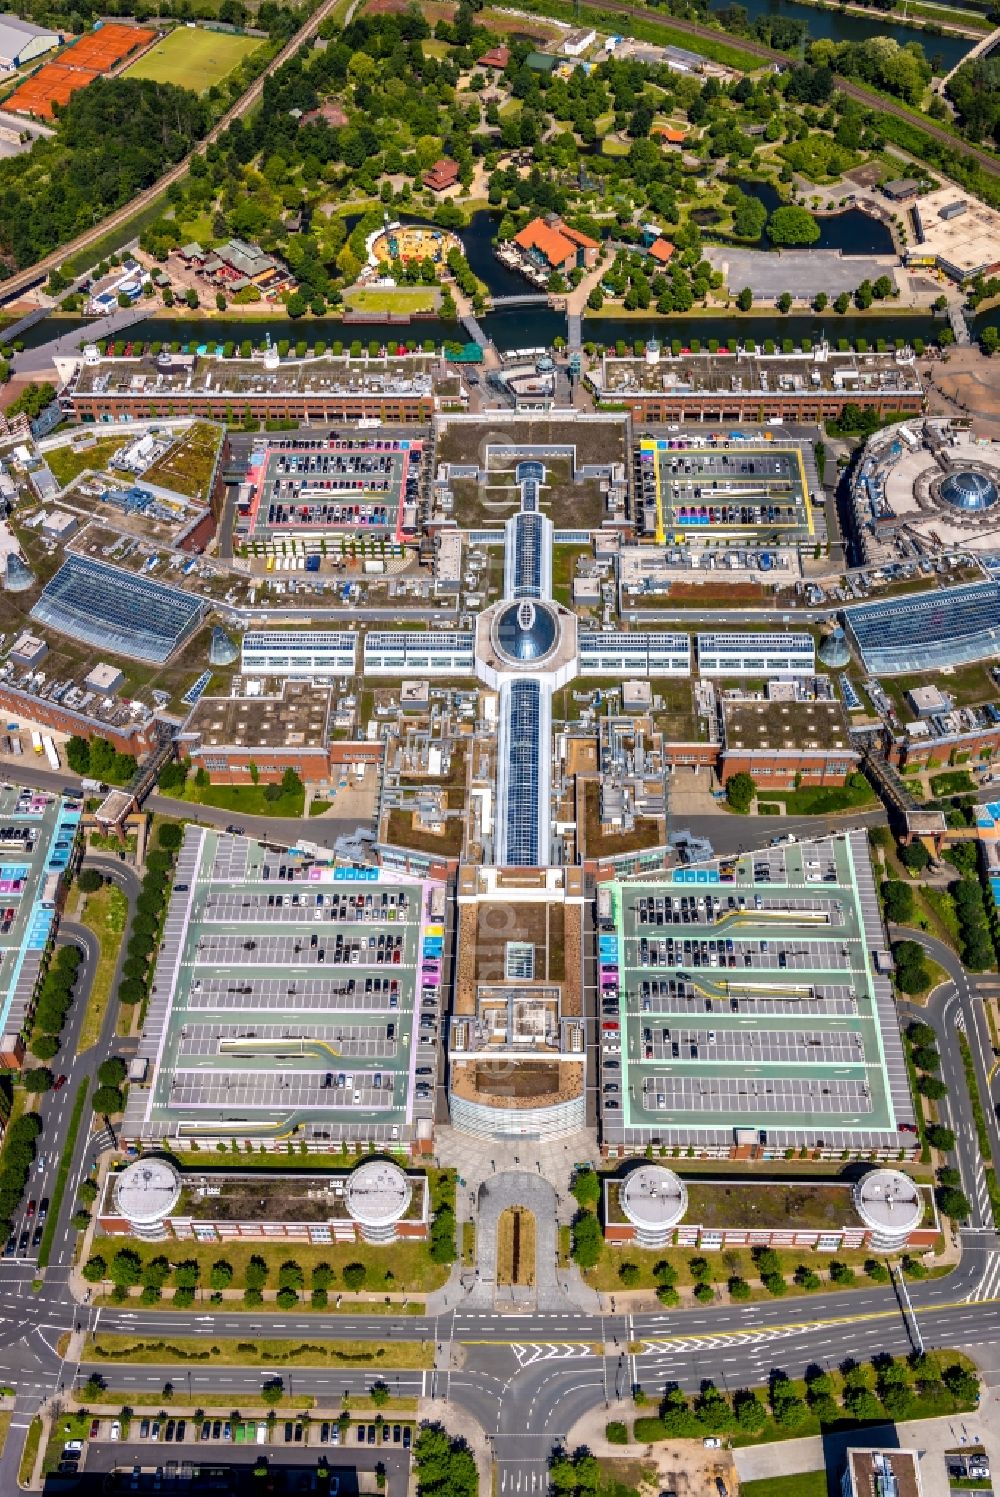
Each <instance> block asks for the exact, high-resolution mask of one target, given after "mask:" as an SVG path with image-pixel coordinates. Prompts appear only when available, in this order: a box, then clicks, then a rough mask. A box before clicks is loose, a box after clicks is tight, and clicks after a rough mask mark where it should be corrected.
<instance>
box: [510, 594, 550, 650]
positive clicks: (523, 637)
mask: <svg viewBox="0 0 1000 1497" xmlns="http://www.w3.org/2000/svg"><path fill="white" fill-rule="evenodd" d="M555 642H556V620H555V617H554V616H553V615H552V614H551V613H550V612H549V610H548V609H547V608H544V607H543V606H542V605H541V604H540V603H533V602H532V601H531V599H530V598H522V599H521V601H520V602H519V603H512V604H511V605H510V607H509V608H505V609H504V611H503V613H502V614H501V615H500V617H499V619H498V620H497V645H498V646H499V648H500V649H501V650H502V651H503V653H504V654H505V655H506V656H507V658H508V659H509V660H520V661H523V662H525V663H527V662H529V661H531V660H541V659H543V658H544V656H546V655H547V654H548V653H549V651H550V650H551V649H552V646H553V645H554V644H555Z"/></svg>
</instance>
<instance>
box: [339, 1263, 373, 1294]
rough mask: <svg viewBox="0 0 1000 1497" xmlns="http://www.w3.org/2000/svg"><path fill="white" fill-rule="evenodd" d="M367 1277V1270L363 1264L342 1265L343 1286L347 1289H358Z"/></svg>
mask: <svg viewBox="0 0 1000 1497" xmlns="http://www.w3.org/2000/svg"><path fill="white" fill-rule="evenodd" d="M367 1276H368V1270H367V1268H366V1267H365V1265H364V1264H363V1263H347V1264H345V1265H344V1274H343V1278H344V1284H345V1285H346V1287H347V1288H348V1289H351V1290H357V1289H360V1288H361V1286H362V1284H363V1283H364V1282H365V1279H366V1278H367Z"/></svg>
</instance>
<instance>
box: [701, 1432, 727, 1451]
mask: <svg viewBox="0 0 1000 1497" xmlns="http://www.w3.org/2000/svg"><path fill="white" fill-rule="evenodd" d="M701 1443H702V1444H703V1445H704V1447H705V1449H706V1450H719V1449H721V1447H722V1441H721V1440H720V1439H719V1437H718V1435H706V1436H705V1438H704V1440H702V1442H701Z"/></svg>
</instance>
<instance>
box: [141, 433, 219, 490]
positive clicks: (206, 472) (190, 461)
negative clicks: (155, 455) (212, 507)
mask: <svg viewBox="0 0 1000 1497" xmlns="http://www.w3.org/2000/svg"><path fill="white" fill-rule="evenodd" d="M221 441H222V432H221V431H220V430H219V428H218V427H217V426H210V425H209V424H208V422H207V421H196V422H195V423H194V425H193V426H190V427H188V429H187V431H186V432H184V433H183V434H182V435H181V437H180V439H179V440H178V441H176V442H175V443H174V444H173V446H172V447H171V448H170V449H169V451H167V452H165V453H164V454H163V456H162V457H161V458H160V459H159V461H157V462H155V463H154V464H153V466H152V467H151V468H147V469H146V471H145V473H144V474H143V477H144V478H148V479H149V482H150V483H155V484H159V485H160V486H161V487H162V488H165V489H173V490H174V492H175V493H177V494H186V495H187V497H188V498H189V499H205V500H207V499H208V497H209V493H208V487H209V484H210V482H211V479H212V471H213V469H214V467H215V459H216V455H217V453H218V451H219V444H220V442H221Z"/></svg>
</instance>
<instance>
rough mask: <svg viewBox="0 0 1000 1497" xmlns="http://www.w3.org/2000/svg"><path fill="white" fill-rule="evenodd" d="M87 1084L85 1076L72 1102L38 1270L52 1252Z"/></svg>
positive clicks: (44, 1264) (85, 1101)
mask: <svg viewBox="0 0 1000 1497" xmlns="http://www.w3.org/2000/svg"><path fill="white" fill-rule="evenodd" d="M89 1084H90V1079H89V1077H87V1076H85V1077H84V1078H83V1080H82V1081H81V1082H80V1085H79V1086H78V1088H77V1092H76V1097H75V1098H74V1100H73V1111H72V1113H71V1114H70V1120H69V1127H68V1128H67V1129H66V1142H65V1144H64V1145H63V1151H62V1157H61V1159H60V1160H59V1169H58V1171H57V1172H56V1183H55V1186H54V1188H53V1191H52V1204H51V1206H50V1208H49V1215H48V1219H47V1221H46V1223H45V1231H44V1232H43V1233H42V1245H41V1247H40V1248H39V1249H38V1266H39V1268H45V1267H46V1266H47V1264H48V1261H49V1254H50V1253H51V1252H52V1244H53V1242H54V1241H55V1237H56V1224H57V1223H58V1220H59V1208H60V1206H61V1205H62V1198H63V1196H64V1195H65V1194H66V1186H67V1185H68V1184H69V1167H70V1165H71V1164H72V1162H73V1150H74V1149H75V1148H76V1139H77V1134H78V1133H79V1132H80V1124H81V1123H82V1121H83V1115H84V1109H85V1108H86V1106H87V1087H88V1086H89ZM88 1116H89V1114H88Z"/></svg>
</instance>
